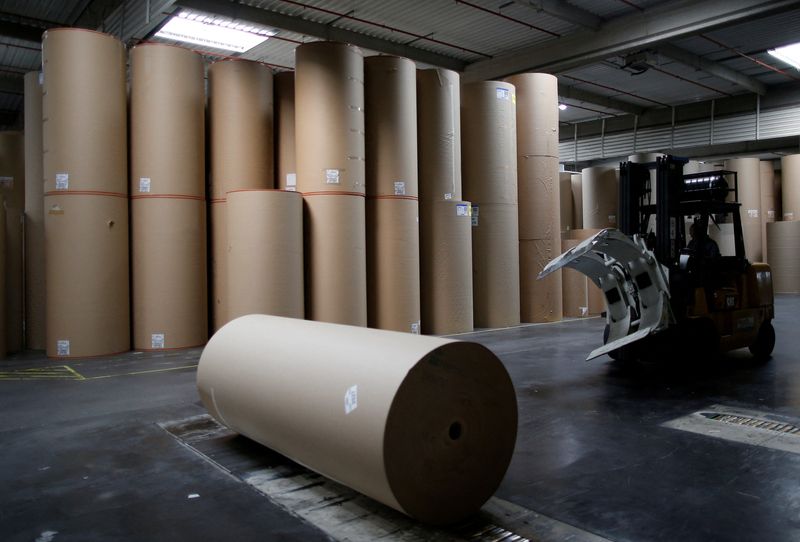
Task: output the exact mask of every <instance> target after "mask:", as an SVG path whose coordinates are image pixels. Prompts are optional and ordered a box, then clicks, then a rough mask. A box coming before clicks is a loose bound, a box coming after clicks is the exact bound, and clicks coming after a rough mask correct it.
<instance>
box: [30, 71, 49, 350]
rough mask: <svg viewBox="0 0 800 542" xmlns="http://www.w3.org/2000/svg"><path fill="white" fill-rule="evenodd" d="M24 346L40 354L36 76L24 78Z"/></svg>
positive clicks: (40, 167) (40, 173) (40, 161)
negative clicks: (25, 180) (26, 180)
mask: <svg viewBox="0 0 800 542" xmlns="http://www.w3.org/2000/svg"><path fill="white" fill-rule="evenodd" d="M25 178H26V179H30V181H28V182H26V183H25V346H26V347H27V348H28V349H30V350H44V349H45V346H46V342H45V330H44V304H45V298H44V293H45V284H44V156H43V154H42V85H41V83H40V72H38V71H36V72H29V73H26V74H25Z"/></svg>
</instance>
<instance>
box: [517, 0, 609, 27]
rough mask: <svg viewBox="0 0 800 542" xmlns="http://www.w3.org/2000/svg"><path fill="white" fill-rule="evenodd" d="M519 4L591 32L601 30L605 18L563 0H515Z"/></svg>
mask: <svg viewBox="0 0 800 542" xmlns="http://www.w3.org/2000/svg"><path fill="white" fill-rule="evenodd" d="M514 1H515V2H516V3H517V4H519V5H521V6H525V7H528V8H531V9H533V10H536V11H538V12H541V13H546V14H548V15H550V16H551V17H555V18H557V19H561V20H562V21H567V22H568V23H572V24H576V25H578V26H582V27H584V28H589V29H591V30H599V29H600V26H601V25H602V24H603V22H604V21H603V18H602V17H598V16H597V15H595V14H594V13H592V12H590V11H586V10H585V9H581V8H579V7H576V6H573V5H572V4H570V3H568V2H564V1H562V0H514Z"/></svg>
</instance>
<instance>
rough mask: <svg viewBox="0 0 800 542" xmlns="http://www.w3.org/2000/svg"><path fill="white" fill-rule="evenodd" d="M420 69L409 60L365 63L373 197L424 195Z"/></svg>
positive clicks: (386, 58)
mask: <svg viewBox="0 0 800 542" xmlns="http://www.w3.org/2000/svg"><path fill="white" fill-rule="evenodd" d="M416 77H417V70H416V67H415V65H414V62H412V61H411V60H408V59H407V58H399V57H393V56H373V57H369V58H366V59H365V60H364V83H365V87H364V101H365V104H366V157H367V162H366V179H367V194H369V195H370V196H411V197H416V196H418V195H419V191H418V182H417V90H416Z"/></svg>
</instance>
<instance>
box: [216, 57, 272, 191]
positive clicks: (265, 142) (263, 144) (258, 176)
mask: <svg viewBox="0 0 800 542" xmlns="http://www.w3.org/2000/svg"><path fill="white" fill-rule="evenodd" d="M208 107H209V124H210V127H209V128H210V138H209V139H210V164H211V166H210V167H211V175H210V180H211V198H212V199H222V198H225V194H226V193H227V192H229V191H231V190H240V189H246V188H272V187H273V186H274V179H273V176H274V167H273V156H272V152H273V141H272V138H273V131H272V130H273V103H272V71H271V70H270V68H269V67H268V66H266V65H265V64H260V63H258V62H252V61H249V60H239V59H234V60H224V61H220V62H215V63H213V64H212V65H211V66H210V67H209V68H208Z"/></svg>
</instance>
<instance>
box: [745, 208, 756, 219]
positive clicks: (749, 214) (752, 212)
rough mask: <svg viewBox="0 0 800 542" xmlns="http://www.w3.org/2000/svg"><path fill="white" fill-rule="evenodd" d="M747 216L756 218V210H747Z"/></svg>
mask: <svg viewBox="0 0 800 542" xmlns="http://www.w3.org/2000/svg"><path fill="white" fill-rule="evenodd" d="M747 216H749V217H750V218H758V209H748V210H747Z"/></svg>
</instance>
